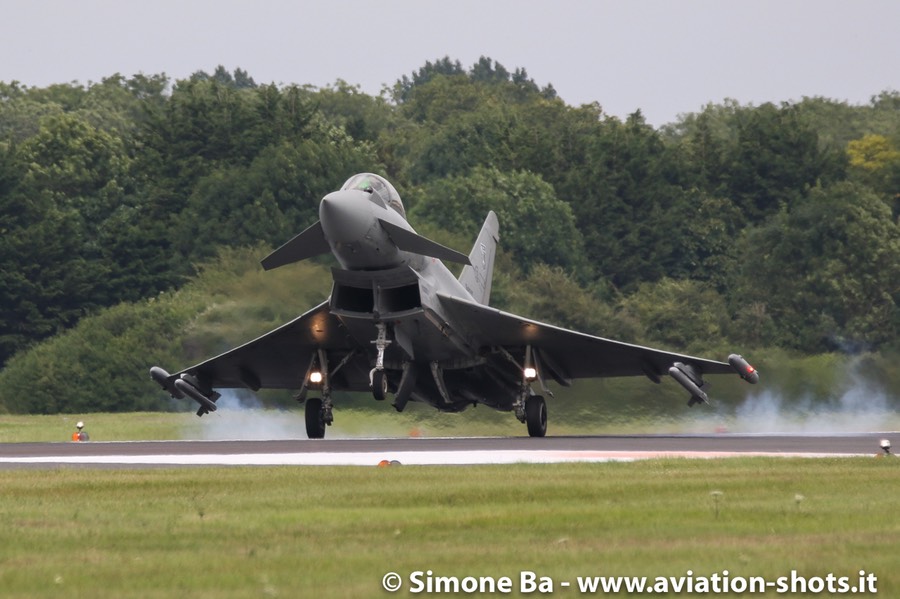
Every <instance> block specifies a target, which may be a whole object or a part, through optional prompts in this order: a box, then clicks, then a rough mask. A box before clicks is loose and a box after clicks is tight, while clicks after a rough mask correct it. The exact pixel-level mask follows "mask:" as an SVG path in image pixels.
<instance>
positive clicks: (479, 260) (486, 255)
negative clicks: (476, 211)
mask: <svg viewBox="0 0 900 599" xmlns="http://www.w3.org/2000/svg"><path fill="white" fill-rule="evenodd" d="M499 239H500V224H499V223H498V222H497V215H496V214H494V212H493V211H491V212H488V215H487V218H485V219H484V224H483V225H482V226H481V233H479V234H478V239H476V240H475V245H474V247H472V253H470V254H469V262H470V263H471V266H466V267H465V268H463V271H462V274H460V275H459V282H460V283H462V286H463V287H465V289H466V291H468V292H469V293H471V294H472V297H473V298H474V299H475V301H476V302H478V303H481V304H484V305H487V304H488V301H490V299H491V279H492V278H493V276H494V256H495V255H496V254H497V241H499Z"/></svg>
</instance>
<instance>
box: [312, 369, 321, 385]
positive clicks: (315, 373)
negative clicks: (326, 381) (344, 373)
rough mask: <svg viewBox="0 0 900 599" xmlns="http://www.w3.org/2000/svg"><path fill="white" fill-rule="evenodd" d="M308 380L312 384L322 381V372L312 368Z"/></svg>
mask: <svg viewBox="0 0 900 599" xmlns="http://www.w3.org/2000/svg"><path fill="white" fill-rule="evenodd" d="M309 382H310V383H312V384H313V385H318V384H319V383H321V382H322V373H321V372H319V371H318V370H313V371H312V372H310V373H309Z"/></svg>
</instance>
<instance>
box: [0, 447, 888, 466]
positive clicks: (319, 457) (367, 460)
mask: <svg viewBox="0 0 900 599" xmlns="http://www.w3.org/2000/svg"><path fill="white" fill-rule="evenodd" d="M870 455H871V454H840V455H839V456H838V455H835V454H820V453H764V452H699V451H696V452H692V451H677V452H675V451H673V452H667V451H637V452H635V451H541V450H535V451H531V450H503V451H387V452H336V453H322V452H314V453H272V454H265V453H245V454H228V455H222V454H194V455H137V456H131V455H105V456H41V457H15V458H0V463H4V464H94V465H103V464H115V465H135V466H138V465H151V466H376V465H378V464H379V463H380V462H381V461H383V460H387V461H391V460H397V461H398V462H400V463H401V464H408V465H477V464H552V463H563V462H631V461H635V460H644V459H655V458H693V459H710V458H724V457H803V458H824V457H860V456H862V457H867V456H870Z"/></svg>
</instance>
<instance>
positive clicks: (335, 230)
mask: <svg viewBox="0 0 900 599" xmlns="http://www.w3.org/2000/svg"><path fill="white" fill-rule="evenodd" d="M363 194H364V192H360V191H354V190H344V191H336V192H334V193H330V194H328V195H327V196H325V197H324V198H322V201H321V203H320V204H319V220H320V221H321V222H322V229H323V230H324V231H325V235H326V237H327V238H328V239H332V240H334V241H337V242H342V243H348V242H352V241H359V240H360V239H362V238H364V237H365V236H366V234H367V233H368V231H369V229H370V228H371V227H372V224H373V223H374V222H375V219H374V217H373V215H372V211H371V202H369V201H367V198H365V197H360V196H361V195H363Z"/></svg>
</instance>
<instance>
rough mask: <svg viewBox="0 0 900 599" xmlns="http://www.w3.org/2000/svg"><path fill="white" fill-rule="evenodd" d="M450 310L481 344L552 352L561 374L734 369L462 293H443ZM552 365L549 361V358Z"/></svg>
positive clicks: (567, 376)
mask: <svg viewBox="0 0 900 599" xmlns="http://www.w3.org/2000/svg"><path fill="white" fill-rule="evenodd" d="M438 297H439V298H440V301H441V303H442V304H443V305H444V306H445V307H446V308H447V309H448V310H449V311H450V313H451V314H452V315H453V316H454V317H456V318H457V319H459V322H461V323H464V326H465V327H466V329H467V330H468V331H469V334H470V335H472V336H473V337H474V338H473V339H472V341H473V342H475V343H477V344H478V345H479V346H481V347H490V346H500V347H504V348H519V347H525V346H528V345H530V346H531V347H533V348H537V349H539V350H540V351H541V353H542V355H546V356H548V357H550V358H552V362H553V365H552V369H553V370H556V372H555V374H556V375H558V376H557V377H554V378H558V379H563V380H568V379H579V378H593V377H620V376H638V375H646V376H651V375H652V376H656V377H661V376H662V375H664V374H666V373H667V371H668V369H669V368H670V367H671V366H672V365H673V364H674V363H676V362H681V363H683V364H688V365H690V366H692V367H694V368H696V369H698V370H699V372H700V373H702V374H732V373H734V369H733V368H732V366H731V365H730V364H728V363H726V362H718V361H716V360H707V359H704V358H696V357H694V356H688V355H684V354H678V353H672V352H667V351H663V350H659V349H654V348H650V347H643V346H640V345H632V344H630V343H624V342H622V341H614V340H612V339H604V338H603V337H595V336H593V335H587V334H585V333H579V332H577V331H571V330H568V329H563V328H560V327H556V326H553V325H550V324H546V323H542V322H538V321H536V320H530V319H527V318H523V317H521V316H517V315H515V314H510V313H508V312H503V311H502V310H498V309H496V308H492V307H490V306H484V305H482V304H477V303H474V302H471V301H468V300H465V299H461V298H458V297H451V296H447V295H438ZM548 365H549V364H548Z"/></svg>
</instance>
